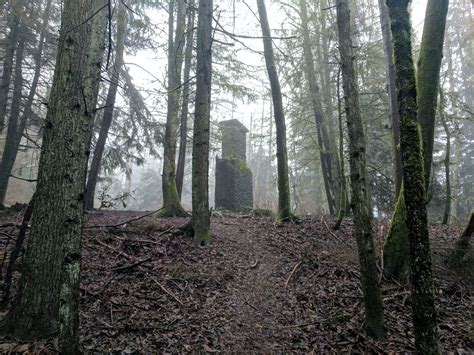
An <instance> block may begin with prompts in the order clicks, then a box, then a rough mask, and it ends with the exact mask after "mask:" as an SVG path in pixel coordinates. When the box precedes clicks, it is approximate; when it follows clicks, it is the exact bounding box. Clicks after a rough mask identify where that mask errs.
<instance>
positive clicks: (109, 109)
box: [85, 1, 127, 210]
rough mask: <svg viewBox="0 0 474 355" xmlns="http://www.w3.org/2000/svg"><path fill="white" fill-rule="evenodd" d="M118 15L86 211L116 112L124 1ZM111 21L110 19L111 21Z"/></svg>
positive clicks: (125, 17)
mask: <svg viewBox="0 0 474 355" xmlns="http://www.w3.org/2000/svg"><path fill="white" fill-rule="evenodd" d="M118 6H119V8H118V13H117V35H116V40H115V43H116V48H115V61H114V64H113V66H112V70H111V80H110V84H109V90H108V92H107V98H106V100H105V108H104V114H103V116H102V122H101V124H100V130H99V137H98V138H97V143H96V145H95V149H94V156H93V157H92V162H91V167H90V171H89V176H88V178H87V185H86V197H85V201H86V202H85V209H86V210H92V209H94V196H95V189H96V186H97V179H98V177H99V171H100V166H101V162H102V157H103V155H104V150H105V143H106V142H107V137H108V135H109V130H110V127H111V125H112V121H113V118H114V111H115V99H116V97H117V90H118V84H119V80H120V71H121V70H122V66H123V55H124V51H125V37H126V31H127V14H126V7H125V5H124V4H123V2H122V1H120V2H119V5H118ZM109 20H110V19H109Z"/></svg>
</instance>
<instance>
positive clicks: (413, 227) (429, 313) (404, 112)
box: [387, 0, 440, 354]
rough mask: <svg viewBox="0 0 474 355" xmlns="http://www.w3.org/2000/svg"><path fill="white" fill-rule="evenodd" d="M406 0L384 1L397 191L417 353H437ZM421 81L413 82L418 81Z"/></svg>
mask: <svg viewBox="0 0 474 355" xmlns="http://www.w3.org/2000/svg"><path fill="white" fill-rule="evenodd" d="M431 2H432V1H428V10H427V11H428V12H430V4H431ZM437 2H438V3H440V2H439V1H437ZM408 3H409V0H403V1H400V0H387V5H388V8H389V12H390V18H391V29H392V38H393V47H394V58H395V67H396V70H397V80H396V85H397V90H398V104H399V108H398V112H399V114H400V146H401V152H402V163H403V193H404V198H405V207H406V226H407V228H408V238H409V250H410V267H411V282H412V312H413V325H414V333H415V347H416V350H417V352H419V353H421V354H437V353H439V347H438V323H437V316H436V307H435V299H434V291H435V290H434V285H433V277H432V271H431V254H430V241H429V234H428V218H427V213H426V204H425V202H426V199H425V177H424V175H423V154H422V148H423V141H422V137H421V132H420V124H419V122H418V121H417V87H416V81H415V68H414V65H413V59H412V48H411V25H410V19H409V13H408ZM431 5H434V4H431ZM432 19H433V17H427V19H426V20H427V21H430V20H432ZM427 28H429V27H426V24H425V29H427ZM424 37H425V36H424ZM425 38H426V37H425ZM425 44H426V42H425ZM422 51H423V47H422ZM433 75H434V73H433ZM430 82H431V81H430ZM425 84H426V83H421V82H419V85H425ZM435 90H436V89H435ZM418 97H419V96H418Z"/></svg>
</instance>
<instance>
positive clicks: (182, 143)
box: [176, 0, 194, 199]
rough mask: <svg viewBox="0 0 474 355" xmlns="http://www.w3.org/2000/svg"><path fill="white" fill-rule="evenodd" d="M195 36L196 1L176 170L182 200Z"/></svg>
mask: <svg viewBox="0 0 474 355" xmlns="http://www.w3.org/2000/svg"><path fill="white" fill-rule="evenodd" d="M193 35H194V0H190V2H189V4H188V24H187V34H186V49H185V54H184V77H183V106H182V107H181V126H180V135H179V154H178V166H177V168H176V188H177V189H178V195H179V198H180V199H181V194H182V192H183V182H184V167H185V164H186V145H187V143H188V110H189V87H190V83H189V81H190V74H191V60H192V58H193V37H194V36H193Z"/></svg>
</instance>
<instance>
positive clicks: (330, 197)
mask: <svg viewBox="0 0 474 355" xmlns="http://www.w3.org/2000/svg"><path fill="white" fill-rule="evenodd" d="M299 6H300V15H301V27H302V31H303V51H304V61H305V74H306V81H307V82H308V86H309V90H310V93H311V103H312V106H313V112H314V119H315V122H316V132H317V138H318V145H319V158H320V161H321V170H322V175H323V181H324V188H325V190H326V199H327V202H328V207H329V213H330V214H331V215H334V214H335V208H336V206H335V201H334V196H335V192H334V189H333V185H334V184H333V179H332V164H331V163H332V162H331V149H330V146H329V137H328V135H327V130H326V129H325V125H324V115H323V109H322V106H321V100H320V98H319V96H320V93H319V86H318V84H317V82H316V74H315V71H314V57H313V52H312V51H311V41H310V38H309V28H308V11H307V8H306V0H300V1H299Z"/></svg>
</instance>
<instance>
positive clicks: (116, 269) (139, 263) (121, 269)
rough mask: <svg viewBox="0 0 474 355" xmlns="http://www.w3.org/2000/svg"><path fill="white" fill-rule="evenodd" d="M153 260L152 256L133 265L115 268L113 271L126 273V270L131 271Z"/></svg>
mask: <svg viewBox="0 0 474 355" xmlns="http://www.w3.org/2000/svg"><path fill="white" fill-rule="evenodd" d="M150 259H151V256H148V257H146V258H144V259H142V260H138V261H136V262H134V263H133V264H128V265H123V266H118V267H114V268H112V270H114V271H119V272H120V271H125V270H129V269H133V268H134V267H137V266H139V265H141V264H144V263H146V262H147V261H149V260H150Z"/></svg>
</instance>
